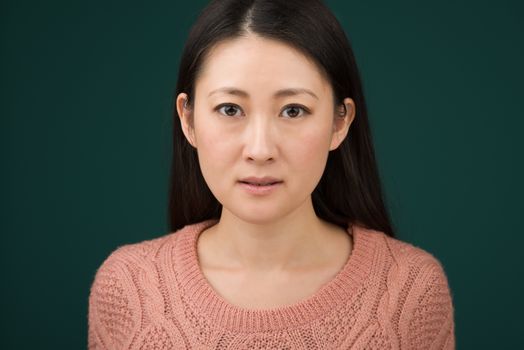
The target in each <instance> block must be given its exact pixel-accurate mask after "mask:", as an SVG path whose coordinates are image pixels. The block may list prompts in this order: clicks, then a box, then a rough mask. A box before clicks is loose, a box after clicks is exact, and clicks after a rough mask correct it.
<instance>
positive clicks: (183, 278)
mask: <svg viewBox="0 0 524 350" xmlns="http://www.w3.org/2000/svg"><path fill="white" fill-rule="evenodd" d="M215 223H216V220H207V221H203V222H200V223H197V224H193V225H188V226H186V227H184V228H183V229H181V230H179V231H177V232H173V233H170V234H168V235H165V236H162V237H160V238H156V239H154V240H150V241H145V242H141V243H137V244H130V245H125V246H122V247H120V248H118V249H117V250H115V251H114V252H113V253H112V254H111V255H110V256H109V257H108V258H107V259H106V260H105V261H104V263H103V264H102V266H101V267H100V268H99V269H98V271H97V273H96V276H95V279H94V282H93V284H92V287H91V293H90V296H89V329H88V347H89V349H114V350H119V349H159V350H161V349H215V350H225V349H254V350H258V349H279V350H281V349H308V350H320V349H417V350H419V349H454V348H455V334H454V333H455V329H454V310H453V303H452V296H451V292H450V289H449V285H448V280H447V277H446V274H445V272H444V269H443V266H442V265H441V263H440V262H439V261H438V260H437V259H436V258H435V257H434V256H433V255H431V254H430V253H428V252H426V251H425V250H423V249H421V248H419V247H416V246H414V245H412V244H409V243H406V242H402V241H400V240H397V239H395V238H391V237H389V236H387V235H385V234H384V233H382V232H379V231H374V230H369V229H365V228H363V227H360V226H353V228H352V232H353V250H352V252H351V255H350V257H349V259H348V260H347V262H346V264H345V265H344V267H343V268H342V269H341V270H340V271H339V272H338V274H337V275H336V276H335V277H334V278H333V279H332V280H330V281H329V282H327V283H325V284H324V285H323V286H322V287H321V288H320V289H319V290H317V291H316V292H315V293H314V294H313V295H311V296H310V297H308V298H306V299H303V300H301V301H300V302H297V303H295V304H292V305H286V306H282V307H275V308H271V309H263V310H261V309H246V308H242V307H238V306H236V305H233V304H231V303H229V302H228V301H226V300H225V299H224V298H222V297H221V296H220V295H219V294H218V293H217V292H216V291H215V290H214V289H213V287H212V286H211V285H210V284H209V283H208V281H207V280H206V278H205V277H204V274H203V273H202V271H201V269H200V266H199V262H198V254H197V239H198V235H199V234H200V233H201V232H202V231H203V230H204V229H205V228H207V227H209V226H210V225H213V224H215ZM349 232H351V231H350V230H348V233H349Z"/></svg>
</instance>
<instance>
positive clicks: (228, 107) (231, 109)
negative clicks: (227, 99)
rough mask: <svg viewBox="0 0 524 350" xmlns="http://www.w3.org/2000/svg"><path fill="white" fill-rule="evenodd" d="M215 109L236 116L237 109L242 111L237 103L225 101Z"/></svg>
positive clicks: (229, 115)
mask: <svg viewBox="0 0 524 350" xmlns="http://www.w3.org/2000/svg"><path fill="white" fill-rule="evenodd" d="M215 111H218V112H219V113H220V114H223V115H226V116H228V117H234V116H235V115H236V112H237V111H240V108H239V107H238V106H237V105H234V104H231V103H223V104H221V105H218V106H217V107H216V108H215Z"/></svg>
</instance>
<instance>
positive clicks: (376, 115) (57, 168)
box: [0, 0, 524, 349]
mask: <svg viewBox="0 0 524 350" xmlns="http://www.w3.org/2000/svg"><path fill="white" fill-rule="evenodd" d="M205 3H206V1H195V2H193V3H191V4H183V3H182V2H176V1H156V2H155V1H153V2H147V3H146V2H143V3H134V2H129V1H116V0H106V1H70V0H69V1H54V0H51V1H36V0H27V1H23V0H22V1H15V0H9V1H3V2H2V4H1V5H0V6H1V7H0V19H1V21H0V26H1V27H0V33H1V65H0V66H1V79H0V81H1V85H0V86H1V110H0V113H1V124H0V127H1V129H0V145H1V155H2V163H1V164H2V168H1V175H0V180H1V181H0V186H1V187H0V190H1V201H0V203H1V208H0V209H1V226H0V229H1V239H2V245H1V266H2V277H1V295H0V300H1V303H2V304H1V311H0V313H1V315H2V316H1V321H2V324H1V327H0V329H1V330H2V334H1V339H2V340H1V343H2V345H1V347H2V348H4V349H36V348H49V349H51V348H52V349H82V348H85V346H86V343H87V298H88V293H89V287H90V285H91V282H92V279H93V276H94V274H95V271H96V268H97V267H98V266H99V265H100V264H101V263H102V261H103V260H104V259H105V258H106V257H107V255H108V254H109V253H110V252H111V251H112V250H114V249H115V248H116V247H117V246H119V245H122V244H125V243H131V242H138V241H141V240H144V239H149V238H153V237H157V236H159V235H162V234H165V233H166V232H167V225H166V201H167V180H168V174H169V152H170V151H169V145H170V126H171V124H172V120H171V118H172V115H171V110H172V106H173V101H172V96H173V93H174V87H175V83H176V75H177V67H178V61H179V55H180V53H181V49H182V45H183V42H184V40H185V38H186V35H187V33H188V30H189V27H190V25H191V23H192V22H193V21H194V19H195V18H196V16H197V13H198V11H199V10H200V9H201V8H202V7H203V6H204V5H205ZM328 4H329V6H330V7H331V8H332V9H333V10H334V12H335V13H336V15H337V17H338V18H339V20H340V21H341V22H342V23H343V26H344V27H345V29H346V31H347V33H348V36H349V38H350V40H351V43H352V45H353V48H354V50H355V53H356V56H357V60H358V63H359V65H360V68H361V72H362V78H363V81H364V87H365V92H366V94H367V100H368V104H369V109H370V118H371V123H372V128H373V132H374V140H375V144H376V150H377V155H378V158H379V166H380V169H381V172H382V176H383V180H384V183H385V187H386V192H387V196H388V203H389V207H390V209H391V212H392V215H393V218H394V222H395V224H396V226H397V231H398V237H399V238H400V239H402V240H405V241H408V242H411V243H413V244H415V245H418V246H420V247H422V248H424V249H426V250H427V251H429V252H431V253H433V254H434V255H435V256H437V257H438V258H439V259H440V261H441V262H442V263H443V265H444V267H445V270H446V272H447V275H448V279H449V283H450V286H451V289H452V295H453V300H454V304H455V308H456V310H455V321H456V335H457V346H458V348H460V349H481V348H482V349H491V348H510V347H511V346H516V345H517V344H521V343H522V335H521V334H520V331H522V320H521V317H522V313H523V302H522V295H523V292H524V288H523V282H522V276H524V266H523V263H522V260H523V259H522V255H523V253H522V247H523V243H524V238H523V233H524V232H523V230H522V226H521V222H522V217H523V205H522V198H523V195H524V191H523V186H522V180H523V179H524V176H523V175H524V174H523V172H524V171H523V168H524V167H523V165H522V158H523V156H522V150H523V148H524V147H523V146H524V142H523V141H522V137H521V134H522V129H523V127H524V122H523V117H524V114H523V112H522V110H523V108H522V107H523V106H522V102H523V98H522V93H523V90H524V89H523V85H522V84H523V83H522V82H523V79H524V74H523V62H524V44H523V43H524V39H523V34H524V31H523V29H524V28H523V27H524V25H523V22H524V21H523V19H524V9H523V5H522V2H521V1H518V0H514V1H509V0H508V1H497V2H495V1H490V2H488V1H431V2H427V1H422V2H421V1H394V2H393V1H328Z"/></svg>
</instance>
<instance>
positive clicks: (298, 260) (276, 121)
mask: <svg viewBox="0 0 524 350" xmlns="http://www.w3.org/2000/svg"><path fill="white" fill-rule="evenodd" d="M222 87H234V88H236V89H238V90H243V91H244V92H245V93H246V94H247V95H246V96H243V95H239V94H231V93H227V92H217V93H213V94H211V95H210V93H211V92H212V91H214V90H216V89H219V88H222ZM287 88H304V89H308V90H310V91H311V92H313V93H314V94H315V95H316V96H317V98H315V97H313V96H311V95H309V94H306V93H301V94H296V95H292V96H291V95H290V96H279V97H275V92H276V91H278V90H281V89H287ZM187 97H188V96H187V95H186V94H185V93H181V94H179V95H178V96H177V101H176V106H177V110H178V114H179V116H180V123H181V126H182V129H183V132H184V134H185V136H186V138H187V140H188V141H189V142H190V143H191V145H192V146H193V147H195V148H196V150H197V153H198V158H199V163H200V167H201V170H202V174H203V176H204V179H205V181H206V183H207V184H208V186H209V188H210V190H211V191H212V193H213V194H214V195H215V197H216V198H217V199H218V201H219V202H220V203H221V204H222V205H223V209H222V216H221V218H220V221H219V223H217V224H216V225H214V226H212V227H210V228H208V229H207V230H205V231H204V232H203V233H202V234H201V235H200V237H199V240H198V253H199V259H200V261H201V266H202V269H203V271H204V272H205V274H206V277H208V279H209V281H210V283H211V284H213V286H214V287H215V289H217V290H219V291H220V292H221V294H223V296H225V297H226V298H228V299H229V300H235V302H236V304H237V305H241V304H243V302H242V300H246V301H245V305H250V306H253V304H256V305H259V306H268V305H270V304H271V303H273V304H274V303H276V304H280V303H289V302H291V301H292V300H295V299H300V298H301V297H303V296H304V294H310V293H312V292H314V291H315V290H316V289H318V286H319V285H321V284H323V283H324V282H326V281H327V280H329V279H330V278H331V277H333V276H334V274H336V272H337V271H338V270H339V269H340V268H341V267H342V266H343V265H344V263H345V262H346V260H347V259H348V257H349V254H350V252H351V247H352V241H351V237H350V236H349V235H348V234H347V232H346V231H344V230H343V229H341V228H340V227H338V226H335V225H332V224H330V223H328V222H325V221H323V220H321V219H319V218H318V217H317V216H316V214H315V212H314V209H313V205H312V201H311V193H312V192H313V190H314V188H315V187H316V185H317V184H318V182H319V181H320V178H321V176H322V173H323V171H324V168H325V165H326V161H327V157H328V154H329V151H331V150H334V149H336V148H337V147H338V146H339V145H340V143H341V142H342V141H343V140H344V138H345V137H346V136H347V134H348V130H349V127H350V125H351V122H352V121H353V119H354V117H355V105H354V102H353V100H352V99H351V98H345V99H344V101H340V104H342V103H344V105H345V107H346V111H345V112H344V109H343V107H340V106H337V108H335V106H334V104H333V92H332V89H331V86H330V84H329V82H328V80H327V79H325V78H324V76H323V75H322V73H321V71H320V70H319V68H318V67H317V66H316V65H315V64H314V63H313V62H312V61H311V60H310V59H309V58H308V57H306V56H304V55H303V54H302V53H301V52H300V51H297V50H295V49H294V48H292V47H291V46H289V45H287V44H285V43H282V42H279V41H276V40H273V39H267V38H262V37H259V36H256V35H254V34H249V35H247V36H243V37H239V38H235V39H232V40H227V41H222V42H220V43H218V44H217V45H215V46H214V47H213V48H212V49H211V50H210V51H209V54H208V55H207V57H206V59H205V61H204V64H203V70H202V72H201V75H200V76H199V77H198V79H197V81H196V86H195V96H194V106H193V108H190V107H185V106H184V102H185V101H186V99H187ZM223 103H228V104H232V105H233V107H231V106H229V107H228V106H222V108H220V106H219V105H220V104H223ZM290 105H291V107H290ZM293 105H295V106H296V105H300V106H303V107H305V108H306V110H302V109H300V108H298V109H297V108H293ZM228 113H229V115H228ZM191 118H194V119H193V121H194V128H191V127H190V125H191V123H190V120H191ZM247 176H259V177H262V176H273V177H276V178H278V179H280V180H282V181H283V184H281V185H280V186H279V187H278V188H277V189H275V190H274V191H273V192H272V193H271V194H269V195H265V196H254V195H252V194H249V193H247V192H246V191H245V190H244V189H243V188H242V186H241V185H240V184H239V183H238V181H239V180H240V179H241V178H244V177H247ZM312 272H314V273H312ZM306 276H307V278H306ZM300 281H301V283H302V286H303V287H302V289H301V292H299V291H298V290H296V291H294V292H293V291H290V293H288V295H287V296H285V297H280V299H278V298H279V297H278V295H277V294H279V293H278V290H279V289H280V288H275V286H278V287H282V288H285V287H286V286H289V285H290V283H294V282H300ZM268 285H271V286H272V288H264V286H268ZM304 285H306V286H307V285H309V288H308V287H305V288H304ZM239 289H240V290H243V291H244V292H243V293H244V294H243V295H244V299H242V298H243V295H242V294H241V292H238V290H239ZM270 290H271V291H273V292H271V291H270ZM275 290H276V291H277V292H276V293H275V292H274V291H275ZM257 291H258V294H257V295H258V296H259V299H258V300H259V302H254V301H253V295H255V294H256V293H257ZM261 291H266V292H261ZM281 291H282V290H281V289H280V292H281ZM246 295H250V298H247V297H245V296H246ZM280 295H282V293H280ZM248 299H249V301H248ZM277 299H278V300H280V302H279V301H275V300H277ZM268 300H272V301H273V302H271V303H270V302H268ZM273 304H271V305H273Z"/></svg>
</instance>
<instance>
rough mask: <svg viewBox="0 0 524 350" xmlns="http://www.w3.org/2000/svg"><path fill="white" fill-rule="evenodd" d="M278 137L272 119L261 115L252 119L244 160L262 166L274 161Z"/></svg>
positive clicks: (246, 136)
mask: <svg viewBox="0 0 524 350" xmlns="http://www.w3.org/2000/svg"><path fill="white" fill-rule="evenodd" d="M276 136H277V135H276V131H275V130H274V125H273V124H272V123H271V121H270V118H267V116H261V115H259V116H255V117H253V118H250V120H249V122H248V124H247V127H246V133H245V146H244V159H246V160H248V161H251V162H255V163H261V164H262V163H265V162H269V161H273V160H274V158H275V156H276V143H275V141H276V140H275V137H276Z"/></svg>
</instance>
